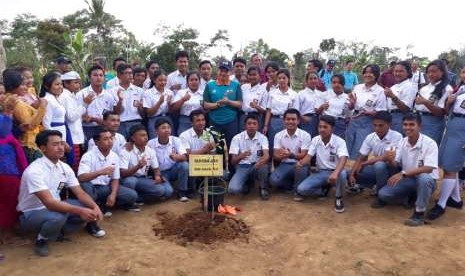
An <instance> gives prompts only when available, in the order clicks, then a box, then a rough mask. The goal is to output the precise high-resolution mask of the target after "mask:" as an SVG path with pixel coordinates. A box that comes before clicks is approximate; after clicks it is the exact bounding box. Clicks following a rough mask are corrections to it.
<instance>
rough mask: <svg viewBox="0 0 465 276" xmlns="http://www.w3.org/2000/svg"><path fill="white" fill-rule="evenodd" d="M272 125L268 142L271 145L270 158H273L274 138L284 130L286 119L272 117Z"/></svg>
mask: <svg viewBox="0 0 465 276" xmlns="http://www.w3.org/2000/svg"><path fill="white" fill-rule="evenodd" d="M269 124H270V125H269V126H268V133H267V134H268V141H269V144H270V156H273V146H274V136H275V135H276V133H278V132H280V131H281V130H283V129H284V119H283V118H280V117H276V116H271V118H270V123H269Z"/></svg>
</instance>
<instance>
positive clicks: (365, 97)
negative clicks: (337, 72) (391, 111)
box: [352, 83, 386, 112]
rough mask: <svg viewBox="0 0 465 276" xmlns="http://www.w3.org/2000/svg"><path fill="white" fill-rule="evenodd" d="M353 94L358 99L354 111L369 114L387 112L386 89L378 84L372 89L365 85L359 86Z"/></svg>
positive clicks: (355, 87)
mask: <svg viewBox="0 0 465 276" xmlns="http://www.w3.org/2000/svg"><path fill="white" fill-rule="evenodd" d="M352 94H354V95H355V96H356V98H357V100H356V101H355V108H354V110H357V111H368V112H373V111H381V110H386V95H384V89H383V88H382V87H381V86H380V85H378V84H377V83H376V84H375V85H373V86H372V87H370V88H368V87H367V86H366V85H365V84H364V83H361V84H357V85H356V86H354V89H353V90H352Z"/></svg>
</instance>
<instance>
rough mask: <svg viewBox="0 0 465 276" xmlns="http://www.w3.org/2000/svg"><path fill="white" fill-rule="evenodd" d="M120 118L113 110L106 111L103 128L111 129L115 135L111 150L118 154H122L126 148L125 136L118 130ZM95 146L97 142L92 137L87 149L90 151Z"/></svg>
mask: <svg viewBox="0 0 465 276" xmlns="http://www.w3.org/2000/svg"><path fill="white" fill-rule="evenodd" d="M119 118H120V116H119V114H117V113H115V112H112V111H106V112H105V113H104V114H103V128H105V129H107V130H109V131H110V132H111V134H112V135H113V136H112V137H113V147H112V148H111V150H112V151H113V152H114V153H116V154H120V152H121V151H122V150H123V149H124V146H125V145H126V139H125V138H124V136H123V135H121V134H119V133H118V132H116V131H118V128H119V124H120V121H119ZM94 147H95V142H94V139H93V138H91V139H90V140H89V145H88V147H87V150H88V151H90V150H92V148H94Z"/></svg>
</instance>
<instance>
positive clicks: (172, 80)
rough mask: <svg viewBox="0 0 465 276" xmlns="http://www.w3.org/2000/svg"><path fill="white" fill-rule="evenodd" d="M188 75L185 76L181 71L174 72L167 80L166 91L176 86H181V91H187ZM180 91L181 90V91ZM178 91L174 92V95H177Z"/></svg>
mask: <svg viewBox="0 0 465 276" xmlns="http://www.w3.org/2000/svg"><path fill="white" fill-rule="evenodd" d="M186 77H187V74H186V75H185V76H183V75H182V74H181V72H179V70H176V71H174V72H171V73H170V74H169V75H168V77H167V80H166V86H165V87H166V89H168V90H170V89H171V86H173V85H175V84H180V85H181V89H186V88H187V80H186ZM181 89H179V90H181ZM177 92H178V91H173V93H174V94H176V93H177Z"/></svg>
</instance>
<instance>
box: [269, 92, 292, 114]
mask: <svg viewBox="0 0 465 276" xmlns="http://www.w3.org/2000/svg"><path fill="white" fill-rule="evenodd" d="M268 93H269V94H268V103H267V106H266V107H267V108H269V109H271V114H272V115H276V116H282V115H284V112H286V110H288V109H289V108H295V109H297V110H299V99H298V95H297V93H296V92H295V91H294V90H292V89H290V88H289V89H288V90H287V91H286V92H284V93H283V92H281V90H280V89H279V88H277V89H272V90H270V92H268Z"/></svg>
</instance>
